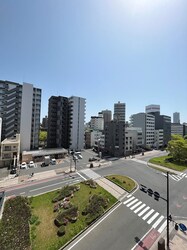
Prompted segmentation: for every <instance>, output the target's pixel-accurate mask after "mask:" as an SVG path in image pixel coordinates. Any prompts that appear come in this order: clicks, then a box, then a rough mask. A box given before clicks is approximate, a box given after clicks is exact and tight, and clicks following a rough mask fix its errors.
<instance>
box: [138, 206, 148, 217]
mask: <svg viewBox="0 0 187 250" xmlns="http://www.w3.org/2000/svg"><path fill="white" fill-rule="evenodd" d="M149 208H150V207H146V208H145V209H144V210H143V211H141V212H140V213H139V214H138V216H139V217H140V216H142V215H143V214H145V212H146V211H147V210H149Z"/></svg>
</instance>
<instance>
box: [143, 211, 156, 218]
mask: <svg viewBox="0 0 187 250" xmlns="http://www.w3.org/2000/svg"><path fill="white" fill-rule="evenodd" d="M154 211H155V210H154V209H151V210H150V211H149V212H148V213H147V214H146V215H144V217H143V218H142V219H143V220H146V219H147V218H148V217H149V216H150V215H151V214H152V213H153V212H154Z"/></svg>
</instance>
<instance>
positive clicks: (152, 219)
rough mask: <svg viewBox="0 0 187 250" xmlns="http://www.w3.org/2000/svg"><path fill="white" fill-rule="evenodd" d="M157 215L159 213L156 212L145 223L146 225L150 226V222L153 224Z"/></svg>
mask: <svg viewBox="0 0 187 250" xmlns="http://www.w3.org/2000/svg"><path fill="white" fill-rule="evenodd" d="M158 215H159V213H158V212H156V213H155V214H154V215H153V216H152V217H151V218H150V219H149V220H148V221H147V223H148V224H151V222H153V221H154V220H155V219H156V217H157V216H158Z"/></svg>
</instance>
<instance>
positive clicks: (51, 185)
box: [29, 180, 79, 192]
mask: <svg viewBox="0 0 187 250" xmlns="http://www.w3.org/2000/svg"><path fill="white" fill-rule="evenodd" d="M66 182H68V183H72V182H79V180H74V181H63V182H62V181H61V182H57V183H54V184H50V185H47V186H44V187H40V188H35V189H32V190H29V192H34V191H37V190H41V189H45V188H48V187H53V186H56V185H59V184H63V183H66Z"/></svg>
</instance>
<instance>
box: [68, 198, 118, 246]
mask: <svg viewBox="0 0 187 250" xmlns="http://www.w3.org/2000/svg"><path fill="white" fill-rule="evenodd" d="M121 205H122V203H120V204H118V205H117V206H116V207H115V208H114V209H112V210H111V211H110V212H109V213H108V214H107V215H106V216H105V217H103V218H102V219H101V220H100V221H99V222H98V223H97V224H95V225H94V226H93V227H92V228H90V229H89V230H88V231H87V232H86V233H85V234H84V235H83V236H82V237H80V238H79V239H78V240H76V242H75V243H74V244H73V245H72V246H70V247H69V248H68V250H71V249H72V248H73V247H74V246H76V245H77V244H78V243H79V242H80V241H81V240H82V239H84V238H85V237H86V236H87V235H88V234H89V233H90V232H91V231H93V230H94V229H95V228H96V227H97V226H98V225H99V224H100V223H101V222H103V220H105V219H106V218H107V217H108V216H109V215H110V214H111V213H113V212H114V211H115V210H116V209H117V208H118V207H119V206H121Z"/></svg>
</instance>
